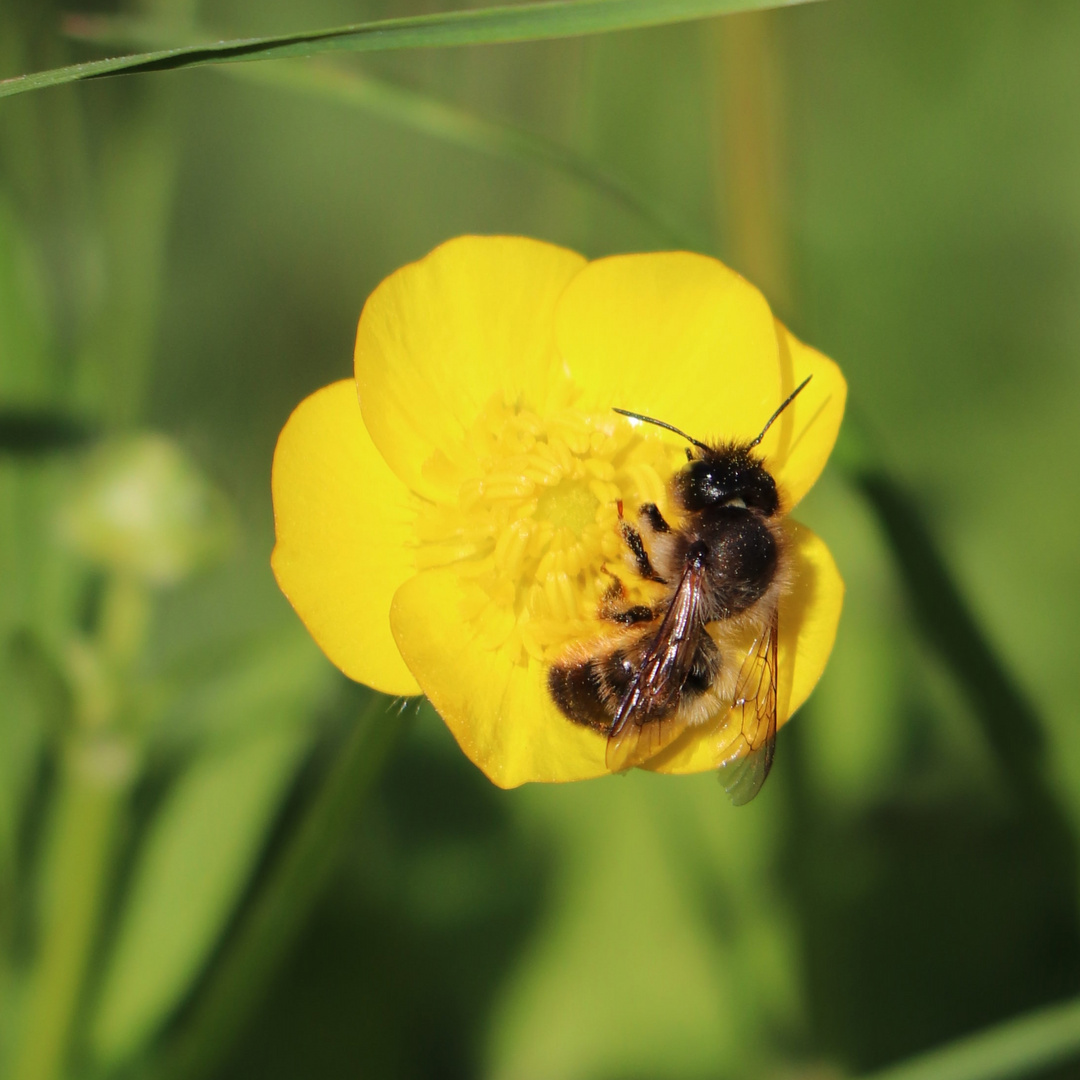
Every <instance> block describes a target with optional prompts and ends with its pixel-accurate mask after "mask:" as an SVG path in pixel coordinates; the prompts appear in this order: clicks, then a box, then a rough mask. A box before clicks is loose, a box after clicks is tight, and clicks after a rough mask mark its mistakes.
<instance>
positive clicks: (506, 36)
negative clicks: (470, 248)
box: [0, 0, 808, 97]
mask: <svg viewBox="0 0 1080 1080" xmlns="http://www.w3.org/2000/svg"><path fill="white" fill-rule="evenodd" d="M805 2H808V0H553V2H547V3H538V4H519V5H515V6H512V7H490V8H480V9H477V10H472V11H451V12H446V13H440V14H435V15H419V16H412V17H408V18H399V19H384V20H381V21H379V22H370V23H355V24H353V25H351V26H340V27H335V28H331V29H324V30H305V31H303V32H301V33H298V34H282V35H275V36H271V37H257V38H243V39H239V40H233V41H219V42H214V43H208V44H200V45H187V46H183V47H181V48H175V49H159V50H157V51H154V52H146V53H139V54H136V55H133V56H119V57H113V58H111V59H107V60H92V61H89V62H88V63H84V64H72V65H70V66H68V67H63V68H54V69H53V70H51V71H39V72H36V73H34V74H32V75H19V76H16V77H15V78H12V79H5V80H4V81H2V82H0V97H10V96H12V95H14V94H23V93H26V92H27V91H30V90H42V89H44V88H45V87H49V86H60V85H62V84H64V83H71V82H79V81H80V80H83V79H96V78H101V77H103V76H107V75H120V74H134V73H136V72H147V71H172V70H176V69H178V68H187V67H199V66H202V65H204V64H224V63H229V62H234V61H238V60H273V59H280V58H283V57H288V56H311V55H313V54H315V53H322V52H330V51H334V50H342V51H349V52H383V51H386V50H390V49H431V48H441V47H446V46H451V45H492V44H498V43H503V42H512V41H543V40H551V39H554V38H567V37H581V36H583V35H586V34H603V33H609V32H610V31H613V30H630V29H634V28H637V27H647V26H659V25H662V24H664V23H674V22H687V21H689V20H692V19H703V18H707V17H708V16H710V15H725V14H730V13H732V12H738V11H754V10H758V9H761V8H772V7H786V6H788V5H789V4H793V3H805Z"/></svg>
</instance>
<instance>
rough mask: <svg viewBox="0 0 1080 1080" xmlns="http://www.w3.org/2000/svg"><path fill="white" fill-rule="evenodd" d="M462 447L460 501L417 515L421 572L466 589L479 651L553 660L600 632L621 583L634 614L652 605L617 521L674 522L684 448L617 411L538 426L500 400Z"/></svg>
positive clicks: (545, 420)
mask: <svg viewBox="0 0 1080 1080" xmlns="http://www.w3.org/2000/svg"><path fill="white" fill-rule="evenodd" d="M466 449H467V455H466V457H467V458H468V459H469V464H468V465H463V466H462V467H461V472H460V474H459V475H460V476H461V482H460V485H459V488H458V492H457V497H456V499H452V500H448V501H444V502H440V503H437V504H429V505H427V506H425V507H424V509H423V510H421V512H420V515H419V519H418V522H417V525H418V537H419V541H420V544H419V548H418V551H417V566H418V569H421V570H423V569H427V568H429V567H435V566H447V567H452V568H453V569H454V570H455V571H457V572H458V573H459V574H460V575H461V576H462V577H463V578H465V579H467V580H468V585H469V586H470V587H469V588H468V589H467V590H466V591H467V593H468V595H469V596H470V597H471V599H470V601H469V604H468V605H467V610H465V611H464V612H463V613H462V614H463V617H464V618H465V619H466V620H468V621H469V622H471V623H472V624H473V626H474V628H475V629H476V631H477V633H476V635H475V636H476V640H477V641H478V642H479V643H480V644H481V645H483V646H486V647H488V648H492V649H499V650H505V651H507V652H508V653H509V655H510V656H511V658H512V659H513V660H514V661H515V662H517V663H526V662H527V661H528V658H529V657H532V658H534V659H537V660H541V661H544V660H550V659H551V657H552V656H553V655H554V654H555V653H557V652H558V651H560V650H561V649H563V648H565V646H566V645H567V644H568V643H569V642H570V641H574V640H585V639H588V638H589V637H594V636H596V635H597V634H599V633H600V632H601V629H602V624H601V621H600V616H599V608H600V605H601V601H602V599H603V597H604V595H605V593H610V591H611V590H612V589H613V588H618V585H617V582H621V583H622V586H623V588H624V589H625V590H626V593H627V596H626V603H627V605H630V604H633V603H634V602H635V600H637V602H642V601H644V602H646V603H647V602H649V599H655V595H654V594H655V589H656V587H655V586H654V585H650V584H649V583H646V582H642V581H641V580H640V579H639V578H638V577H637V575H636V574H635V573H634V572H633V570H632V566H631V564H630V562H629V560H628V558H627V548H626V544H625V541H624V540H623V537H622V522H621V521H620V515H621V514H625V517H626V519H627V520H629V521H630V522H634V521H636V518H637V510H638V507H639V506H641V505H642V504H643V503H649V502H652V503H656V504H657V505H658V506H659V507H660V509H661V512H662V513H665V514H669V513H670V507H669V505H668V494H667V486H668V485H667V481H668V480H669V479H670V477H671V475H672V474H673V472H674V471H675V469H676V468H678V466H679V463H680V461H681V459H682V455H681V451H680V450H679V448H678V446H673V445H671V444H669V443H666V442H665V441H663V440H662V439H659V438H656V437H653V436H652V435H651V434H649V435H644V434H643V433H641V432H640V431H636V430H635V429H634V428H633V427H632V426H631V425H630V424H629V423H628V422H627V421H625V420H622V419H620V418H619V417H618V416H617V415H616V414H615V413H613V412H605V413H588V412H583V411H581V410H574V409H564V410H561V411H558V412H556V413H553V414H552V415H550V416H545V417H540V416H538V415H537V414H535V413H532V412H530V411H528V410H524V409H518V408H514V407H510V406H507V405H505V404H503V403H502V402H501V401H493V402H491V403H490V404H489V405H488V407H487V408H486V409H485V411H484V412H483V413H482V415H481V416H480V418H479V419H478V420H477V422H476V424H475V425H474V427H473V430H472V431H470V432H469V433H468V434H467V437H466ZM650 588H651V589H652V590H653V593H649V592H648V590H649V589H650Z"/></svg>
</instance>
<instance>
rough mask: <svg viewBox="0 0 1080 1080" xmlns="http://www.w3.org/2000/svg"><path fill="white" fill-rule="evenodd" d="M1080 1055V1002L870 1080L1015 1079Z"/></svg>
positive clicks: (1002, 1026) (971, 1039) (1041, 1012)
mask: <svg viewBox="0 0 1080 1080" xmlns="http://www.w3.org/2000/svg"><path fill="white" fill-rule="evenodd" d="M1076 1057H1080V999H1073V1000H1072V1001H1067V1002H1065V1003H1064V1004H1060V1005H1052V1006H1050V1007H1049V1008H1045V1009H1038V1010H1036V1011H1035V1012H1031V1013H1027V1014H1026V1015H1024V1016H1019V1017H1016V1018H1015V1019H1012V1020H1007V1021H1006V1022H1005V1023H1003V1024H999V1025H998V1026H997V1027H993V1028H990V1029H989V1030H987V1031H980V1032H979V1033H978V1034H976V1035H970V1036H968V1037H967V1038H964V1039H958V1040H957V1041H956V1042H953V1043H950V1044H949V1045H947V1046H944V1047H942V1048H941V1049H939V1050H932V1051H931V1052H930V1053H928V1054H922V1055H920V1056H919V1057H916V1058H912V1059H911V1060H909V1061H903V1062H901V1063H900V1064H898V1065H893V1066H890V1067H889V1068H887V1069H882V1070H881V1071H880V1072H876V1073H873V1074H872V1075H871V1076H868V1077H865V1078H864V1080H1011V1078H1013V1077H1022V1076H1033V1075H1035V1074H1036V1073H1039V1072H1042V1071H1043V1070H1044V1069H1047V1068H1048V1067H1050V1066H1052V1065H1057V1064H1060V1063H1062V1062H1065V1061H1068V1060H1070V1059H1072V1058H1076Z"/></svg>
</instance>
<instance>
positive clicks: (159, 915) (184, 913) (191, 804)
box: [90, 725, 308, 1066]
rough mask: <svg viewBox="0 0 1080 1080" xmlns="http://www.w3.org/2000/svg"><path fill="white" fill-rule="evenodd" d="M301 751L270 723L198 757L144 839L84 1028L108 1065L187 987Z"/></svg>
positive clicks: (302, 743)
mask: <svg viewBox="0 0 1080 1080" xmlns="http://www.w3.org/2000/svg"><path fill="white" fill-rule="evenodd" d="M307 745H308V733H307V732H306V731H305V730H304V729H303V728H301V727H292V728H288V727H283V726H280V725H277V726H274V727H272V728H271V729H270V730H269V731H267V732H266V733H265V734H262V735H256V736H254V737H252V738H249V739H246V740H244V741H242V742H240V743H237V744H236V745H234V746H232V747H231V748H226V749H221V748H216V749H214V750H213V751H211V752H209V753H207V754H206V755H204V756H203V757H200V758H197V759H196V760H195V761H194V762H193V763H192V765H191V766H190V767H189V768H188V769H187V771H186V772H185V773H184V774H183V775H182V776H181V777H180V779H179V781H178V782H177V784H176V786H175V787H174V788H173V790H172V791H171V792H170V794H169V796H168V798H167V799H166V801H165V803H164V805H163V806H162V807H161V809H160V810H159V811H158V814H157V816H156V817H155V819H154V822H153V824H152V826H151V828H150V831H149V834H148V835H147V837H146V839H145V841H144V844H143V847H142V851H141V856H140V858H139V861H138V864H137V867H136V870H135V872H134V876H133V878H132V882H131V886H130V890H129V892H128V896H127V901H126V903H125V904H124V906H123V909H122V915H121V919H120V923H119V929H118V932H117V936H116V939H115V942H114V944H113V948H112V950H111V953H110V956H109V959H108V962H107V965H106V969H105V975H104V979H103V982H102V985H101V989H100V993H99V996H98V999H97V1005H96V1008H95V1010H94V1014H93V1019H92V1022H91V1026H90V1043H91V1048H92V1051H93V1053H94V1055H95V1057H96V1058H97V1059H98V1060H99V1061H100V1062H101V1063H102V1064H103V1065H105V1066H112V1065H114V1064H116V1063H117V1062H119V1061H121V1060H122V1059H124V1058H126V1057H127V1056H129V1055H130V1054H131V1053H132V1052H133V1051H135V1050H136V1049H138V1047H139V1046H140V1045H141V1044H142V1043H143V1042H144V1041H145V1040H146V1039H147V1038H148V1037H149V1036H150V1035H151V1034H152V1033H153V1032H154V1030H155V1029H156V1028H157V1027H158V1025H159V1024H160V1023H161V1022H162V1021H163V1020H164V1018H165V1017H166V1016H167V1015H168V1014H169V1012H170V1010H171V1009H172V1008H173V1006H174V1005H175V1004H176V1003H177V1001H178V1000H179V999H180V998H181V997H182V996H183V995H184V993H185V991H187V989H188V988H189V987H190V985H191V982H192V980H193V979H194V978H195V976H196V975H197V974H198V972H199V970H200V969H201V968H202V966H203V964H204V963H205V961H206V959H207V957H208V955H209V954H210V952H211V950H212V949H213V947H214V945H215V943H216V942H217V940H218V938H219V936H220V934H221V931H222V929H223V927H224V925H225V923H226V920H227V919H228V917H229V915H230V913H231V912H232V911H233V909H234V908H235V905H236V901H237V898H238V896H239V894H240V892H241V890H242V889H243V886H244V883H245V882H246V881H247V879H248V876H249V874H250V872H251V869H252V866H253V863H254V861H255V859H256V858H257V856H258V854H259V851H260V849H261V846H262V843H263V841H264V838H265V835H266V830H267V827H268V825H269V823H270V821H271V820H272V819H273V816H274V813H275V810H276V809H277V807H278V805H279V804H280V801H281V798H282V795H283V792H284V790H285V788H286V787H287V785H288V783H289V781H290V779H291V778H292V777H293V775H294V774H295V771H296V767H297V762H298V758H299V757H300V755H301V754H302V753H303V752H304V750H305V748H306V747H307Z"/></svg>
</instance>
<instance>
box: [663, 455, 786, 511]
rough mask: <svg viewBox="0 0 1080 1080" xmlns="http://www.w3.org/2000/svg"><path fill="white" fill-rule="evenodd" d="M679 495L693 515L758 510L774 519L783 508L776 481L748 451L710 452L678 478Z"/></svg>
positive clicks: (683, 505) (677, 494) (692, 463)
mask: <svg viewBox="0 0 1080 1080" xmlns="http://www.w3.org/2000/svg"><path fill="white" fill-rule="evenodd" d="M675 495H676V498H677V499H678V501H679V503H680V504H681V505H682V507H683V508H684V509H685V510H687V511H689V512H690V513H694V512H699V511H705V512H709V511H717V510H729V511H733V512H735V513H741V512H743V511H746V510H757V511H758V512H759V513H761V514H764V515H765V516H766V517H772V515H773V514H775V513H776V511H777V509H778V508H779V505H780V498H779V496H778V495H777V492H776V481H775V480H773V478H772V477H771V476H770V475H769V473H768V472H767V471H766V469H765V466H764V465H762V464H761V462H760V461H758V460H757V458H755V457H754V456H753V455H752V454H751V453H750V452H749V451H748V450H747V449H745V448H743V447H740V446H729V447H720V448H719V449H715V450H714V449H711V448H710V449H708V450H706V451H704V452H703V454H702V456H701V457H700V458H695V459H694V460H693V461H691V462H690V463H689V464H688V465H687V466H686V468H685V469H683V470H682V471H681V472H680V473H679V474H678V475H677V476H676V477H675Z"/></svg>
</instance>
